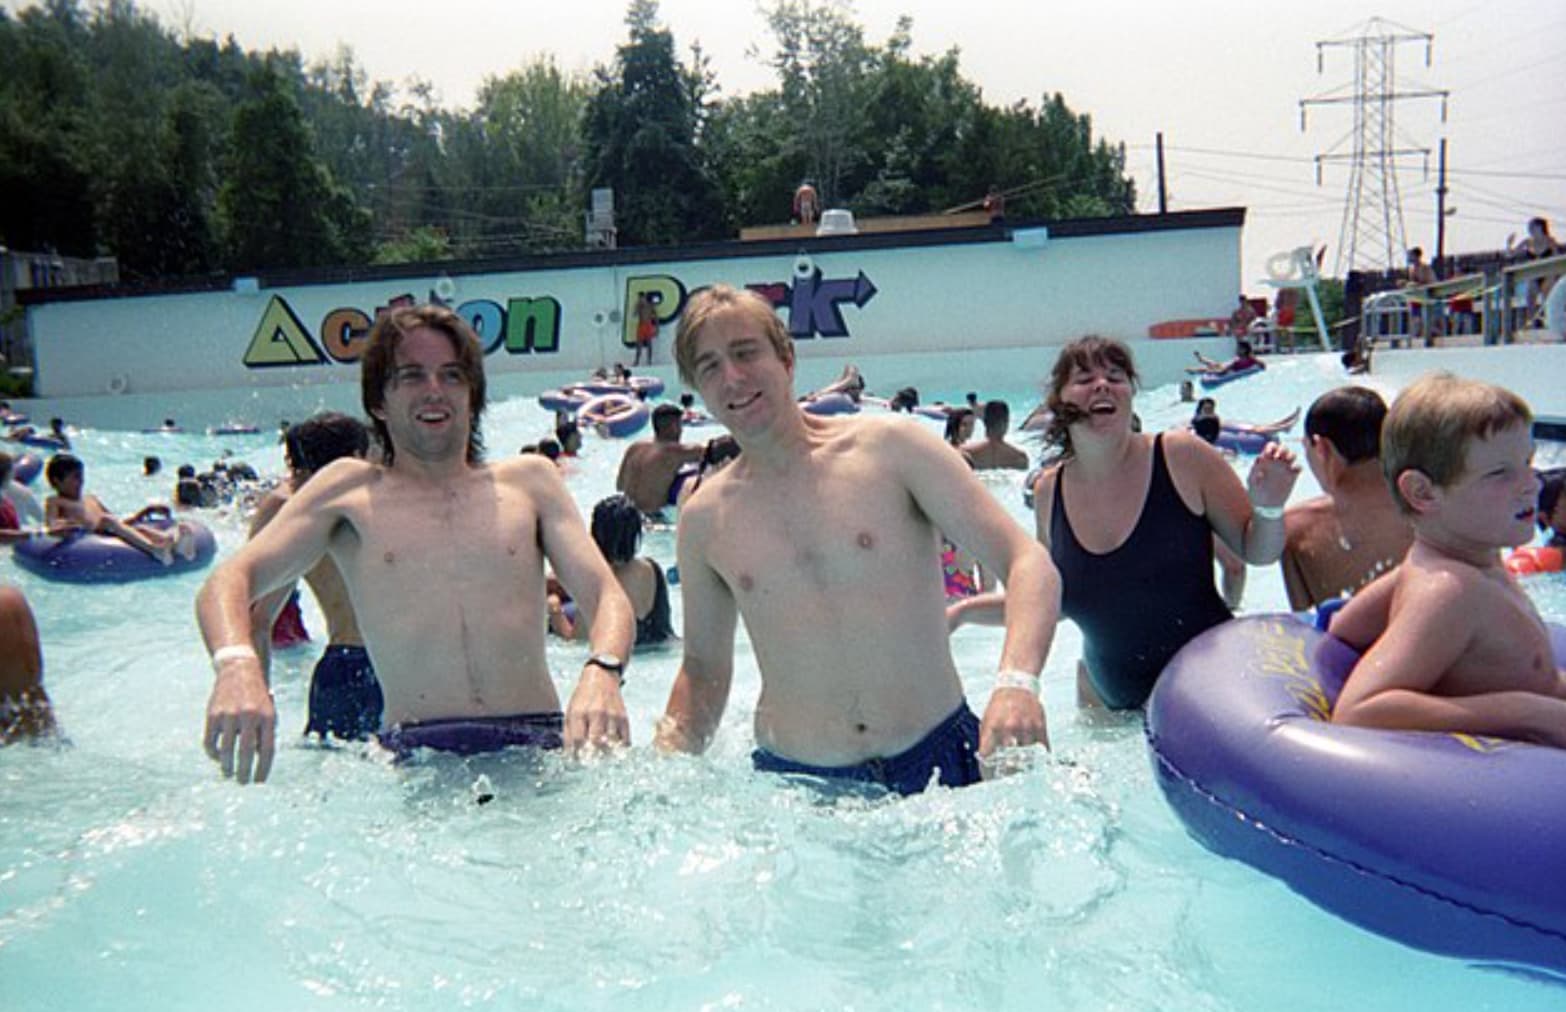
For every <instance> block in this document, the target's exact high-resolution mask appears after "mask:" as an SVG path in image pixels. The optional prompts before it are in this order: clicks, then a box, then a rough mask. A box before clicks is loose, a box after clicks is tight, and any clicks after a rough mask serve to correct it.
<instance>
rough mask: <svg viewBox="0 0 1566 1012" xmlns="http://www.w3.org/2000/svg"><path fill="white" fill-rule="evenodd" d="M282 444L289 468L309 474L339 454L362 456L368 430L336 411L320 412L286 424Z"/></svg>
mask: <svg viewBox="0 0 1566 1012" xmlns="http://www.w3.org/2000/svg"><path fill="white" fill-rule="evenodd" d="M283 445H284V451H285V452H286V453H287V455H288V466H289V467H291V468H293V469H294V470H295V471H303V472H305V473H307V474H313V473H314V472H316V471H319V470H320V469H321V468H323V467H325V466H326V465H327V464H330V463H331V462H332V461H334V460H337V459H339V458H341V457H363V456H364V455H365V453H366V452H367V451H368V450H369V448H370V430H369V429H368V428H366V427H365V424H364V423H363V422H361V421H359V419H357V418H353V417H351V416H349V415H345V414H343V413H342V412H340V411H323V412H321V413H320V414H318V415H313V416H311V417H310V418H307V419H305V420H304V421H302V422H300V423H299V424H298V425H293V426H290V427H289V429H288V432H287V434H286V435H285V436H284V437H283Z"/></svg>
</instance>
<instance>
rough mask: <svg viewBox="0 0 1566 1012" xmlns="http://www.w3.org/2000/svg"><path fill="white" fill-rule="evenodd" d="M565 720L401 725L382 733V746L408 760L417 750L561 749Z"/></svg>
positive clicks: (555, 716) (527, 717)
mask: <svg viewBox="0 0 1566 1012" xmlns="http://www.w3.org/2000/svg"><path fill="white" fill-rule="evenodd" d="M564 728H565V718H564V716H563V715H562V714H560V713H559V712H555V713H516V714H512V715H511V716H508V717H453V718H451V719H449V720H424V721H419V722H418V723H416V724H398V725H397V726H396V727H392V728H389V729H388V730H385V731H382V732H381V735H380V742H381V744H382V745H384V746H385V747H386V748H389V749H391V750H392V751H393V752H395V753H397V758H398V759H406V758H408V757H409V756H410V755H412V754H413V750H414V749H419V748H432V749H435V750H436V751H438V752H453V753H455V754H457V755H478V754H479V753H481V752H498V751H499V750H501V749H503V748H512V747H522V748H542V749H555V748H559V747H560V745H561V732H562V731H563V730H564Z"/></svg>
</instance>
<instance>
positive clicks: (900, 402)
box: [887, 387, 919, 411]
mask: <svg viewBox="0 0 1566 1012" xmlns="http://www.w3.org/2000/svg"><path fill="white" fill-rule="evenodd" d="M887 406H888V407H890V408H891V409H892V410H893V411H912V410H913V409H914V408H917V407H918V406H919V391H918V390H916V389H914V388H913V387H903V388H902V389H901V390H899V391H897V393H895V394H893V395H892V399H891V400H890V401H888V402H887Z"/></svg>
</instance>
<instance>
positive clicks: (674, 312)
mask: <svg viewBox="0 0 1566 1012" xmlns="http://www.w3.org/2000/svg"><path fill="white" fill-rule="evenodd" d="M643 292H646V293H647V295H648V297H649V298H650V299H651V300H652V304H653V308H654V309H656V310H657V313H656V315H655V317H654V318H655V319H656V320H657V321H658V325H659V326H660V327H661V326H663V325H664V324H666V323H670V322H672V321H674V320H675V319H676V318H678V317H679V315H680V313H681V312H682V311H683V310H684V309H685V300H686V298H687V297H688V295H687V293H686V291H685V286H684V285H682V284H680V282H679V280H678V279H677V278H671V277H669V276H668V275H667V274H644V275H641V276H639V277H631V278H627V279H626V281H625V309H624V311H623V312H622V313H621V314H620V343H621V344H623V345H624V346H625V347H627V348H634V347H636V300H637V299H640V298H641V297H642V293H643Z"/></svg>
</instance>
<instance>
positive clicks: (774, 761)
mask: <svg viewBox="0 0 1566 1012" xmlns="http://www.w3.org/2000/svg"><path fill="white" fill-rule="evenodd" d="M750 759H751V764H752V765H753V766H755V768H756V769H758V770H760V771H762V772H763V773H790V774H805V775H808V776H813V777H821V778H823V779H828V780H848V781H853V782H855V783H868V784H878V785H880V786H882V787H885V788H886V789H887V790H890V791H895V792H897V793H898V794H918V793H919V792H920V791H923V790H924V789H925V788H926V787H928V786H929V784H930V778H931V776H933V775H936V774H939V782H940V784H941V785H942V786H944V787H966V786H968V785H969V784H976V783H978V782H979V781H980V780H981V779H983V777H982V775H981V774H980V772H979V718H978V717H975V716H974V715H973V711H972V710H970V709H968V703H967V701H966V700H965V701H963V703H962V704H961V705H960V706H958V707H957V709H955V710H953V711H952V713H951V716H949V717H947V718H946V719H945V720H943V721H941V722H940V723H939V724H937V725H935V728H934V730H932V731H931V732H930V733H929V734H927V735H925V736H924V737H923V738H921V739H920V740H919V741H918V743H917V744H915V745H914V746H913V747H912V748H910V749H908V750H906V751H904V752H899V753H898V754H897V755H894V756H892V757H890V758H887V759H866V760H865V761H864V762H860V763H854V764H853V765H851V766H811V765H810V764H808V763H801V762H795V761H794V760H792V759H786V758H784V757H783V756H780V755H777V754H776V753H773V752H768V751H767V750H766V749H764V748H758V749H756V750H755V751H754V752H752V753H751V754H750Z"/></svg>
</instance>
